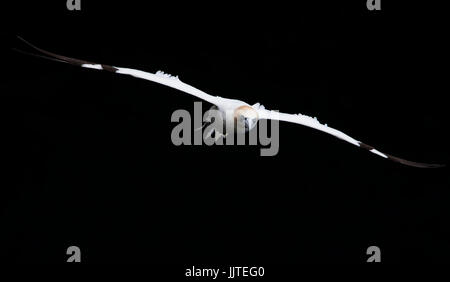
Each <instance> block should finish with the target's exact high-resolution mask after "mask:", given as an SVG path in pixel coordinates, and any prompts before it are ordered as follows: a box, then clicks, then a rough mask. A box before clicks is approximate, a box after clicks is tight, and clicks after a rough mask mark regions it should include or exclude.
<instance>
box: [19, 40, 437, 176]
mask: <svg viewBox="0 0 450 282" xmlns="http://www.w3.org/2000/svg"><path fill="white" fill-rule="evenodd" d="M18 38H19V39H20V40H22V41H23V42H24V43H26V44H27V45H29V46H30V47H31V48H33V49H35V50H37V51H38V52H39V53H40V54H34V53H30V52H25V51H21V50H17V49H16V51H19V52H21V53H25V54H28V55H33V56H37V57H40V58H45V59H49V60H53V61H57V62H62V63H68V64H71V65H75V66H79V67H83V68H88V69H95V70H103V71H108V72H113V73H117V74H125V75H130V76H133V77H136V78H141V79H145V80H149V81H153V82H156V83H160V84H163V85H166V86H168V87H172V88H175V89H177V90H180V91H182V92H185V93H187V94H190V95H193V96H195V97H197V98H200V99H202V100H205V101H207V102H209V103H211V104H213V105H214V107H215V108H216V109H217V110H218V111H219V112H220V114H221V116H222V121H223V123H224V125H225V128H227V129H228V128H233V129H234V130H235V131H236V132H238V133H243V132H247V131H250V130H251V129H252V128H254V127H255V126H256V124H257V122H258V121H259V120H261V119H269V120H270V119H272V120H279V121H285V122H291V123H296V124H300V125H303V126H307V127H310V128H314V129H317V130H320V131H322V132H325V133H328V134H331V135H333V136H335V137H337V138H339V139H341V140H344V141H346V142H348V143H351V144H353V145H355V146H357V147H360V148H363V149H366V150H368V151H370V152H371V153H373V154H376V155H378V156H380V157H382V158H385V159H389V160H391V161H395V162H398V163H401V164H404V165H407V166H412V167H420V168H437V167H442V166H444V165H440V164H428V163H419V162H413V161H408V160H405V159H402V158H398V157H395V156H392V155H389V154H386V153H383V152H380V151H378V150H377V149H375V148H374V147H372V146H369V145H367V144H365V143H363V142H361V141H358V140H356V139H354V138H352V137H350V136H349V135H347V134H345V133H343V132H342V131H339V130H337V129H334V128H331V127H329V126H328V125H327V124H322V123H320V122H319V121H318V120H317V119H316V118H312V117H310V116H307V115H302V114H286V113H280V112H275V111H270V110H267V109H265V108H264V106H262V105H260V104H259V103H256V104H254V105H250V104H248V103H246V102H244V101H241V100H236V99H228V98H222V97H219V96H212V95H210V94H208V93H205V92H203V91H201V90H199V89H197V88H195V87H192V86H191V85H189V84H186V83H184V82H182V81H181V80H180V79H179V78H178V76H172V75H169V74H166V73H164V72H162V71H157V72H156V73H150V72H145V71H141V70H136V69H131V68H122V67H116V66H112V65H105V64H98V63H93V62H89V61H85V60H79V59H74V58H70V57H66V56H62V55H58V54H55V53H52V52H49V51H46V50H43V49H41V48H38V47H36V46H34V45H33V44H31V43H29V42H28V41H26V40H25V39H23V38H21V37H19V36H18Z"/></svg>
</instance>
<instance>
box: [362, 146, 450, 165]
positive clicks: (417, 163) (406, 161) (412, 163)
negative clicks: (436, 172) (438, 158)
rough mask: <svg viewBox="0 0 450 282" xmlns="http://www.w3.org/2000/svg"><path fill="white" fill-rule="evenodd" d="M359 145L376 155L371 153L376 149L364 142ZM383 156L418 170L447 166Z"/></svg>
mask: <svg viewBox="0 0 450 282" xmlns="http://www.w3.org/2000/svg"><path fill="white" fill-rule="evenodd" d="M359 145H360V147H361V148H363V149H366V150H368V151H370V152H371V153H374V152H373V151H371V150H374V149H375V148H374V147H372V146H369V145H367V144H364V143H362V142H359ZM375 150H376V149H375ZM382 154H383V155H385V156H386V158H387V159H388V160H391V161H394V162H397V163H401V164H404V165H407V166H412V167H418V168H442V167H445V166H446V165H445V164H429V163H419V162H412V161H408V160H405V159H402V158H398V157H396V156H392V155H389V154H385V153H382Z"/></svg>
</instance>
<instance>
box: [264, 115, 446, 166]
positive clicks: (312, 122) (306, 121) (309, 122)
mask: <svg viewBox="0 0 450 282" xmlns="http://www.w3.org/2000/svg"><path fill="white" fill-rule="evenodd" d="M257 111H258V115H259V118H260V119H275V120H280V121H287V122H292V123H297V124H301V125H304V126H308V127H311V128H314V129H317V130H320V131H323V132H326V133H328V134H331V135H333V136H335V137H337V138H339V139H342V140H344V141H347V142H349V143H351V144H353V145H355V146H358V147H361V148H364V149H366V150H369V151H370V152H372V153H374V154H376V155H378V156H381V157H383V158H385V159H389V160H392V161H395V162H399V163H402V164H404V165H408V166H414V167H422V168H436V167H443V166H444V165H440V164H427V163H418V162H412V161H408V160H405V159H401V158H398V157H395V156H392V155H389V154H385V153H382V152H380V151H378V150H377V149H375V148H374V147H372V146H369V145H366V144H364V143H362V142H360V141H358V140H356V139H354V138H352V137H350V136H348V135H347V134H345V133H343V132H342V131H339V130H337V129H334V128H331V127H329V126H328V125H326V124H321V123H320V122H319V121H318V120H317V119H316V118H312V117H309V116H306V115H302V114H298V115H295V114H285V113H279V112H274V111H269V110H266V109H264V108H263V107H259V108H257Z"/></svg>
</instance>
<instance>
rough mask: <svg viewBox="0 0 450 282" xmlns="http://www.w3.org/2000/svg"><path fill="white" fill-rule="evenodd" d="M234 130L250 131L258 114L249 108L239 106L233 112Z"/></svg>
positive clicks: (256, 120)
mask: <svg viewBox="0 0 450 282" xmlns="http://www.w3.org/2000/svg"><path fill="white" fill-rule="evenodd" d="M234 120H235V121H236V130H238V131H245V132H247V131H250V130H252V128H253V127H255V125H256V123H257V122H258V112H257V111H256V110H255V109H253V108H252V107H250V106H240V107H238V108H237V109H236V110H235V111H234Z"/></svg>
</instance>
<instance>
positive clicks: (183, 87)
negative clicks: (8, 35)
mask: <svg viewBox="0 0 450 282" xmlns="http://www.w3.org/2000/svg"><path fill="white" fill-rule="evenodd" d="M18 38H19V39H20V40H22V41H23V42H25V43H26V44H27V45H29V46H30V47H32V48H33V49H35V50H37V51H39V52H40V53H41V54H39V55H38V54H31V53H28V52H24V51H20V50H17V51H19V52H22V53H26V54H29V55H33V56H37V57H41V58H45V59H49V60H53V61H58V62H63V63H68V64H71V65H75V66H80V67H83V68H89V69H96V70H105V71H109V72H114V73H119V74H126V75H131V76H134V77H137V78H142V79H145V80H149V81H153V82H156V83H160V84H163V85H166V86H169V87H172V88H175V89H177V90H180V91H183V92H185V93H188V94H190V95H193V96H196V97H198V98H200V99H203V100H205V101H207V102H209V103H211V104H215V105H218V103H219V102H220V97H217V96H212V95H209V94H207V93H205V92H203V91H201V90H199V89H197V88H195V87H192V86H190V85H188V84H186V83H184V82H182V81H181V80H180V79H179V78H178V76H172V75H169V74H166V73H164V72H162V71H157V72H156V73H150V72H145V71H141V70H135V69H130V68H121V67H115V66H111V65H104V64H97V63H92V62H89V61H84V60H79V59H74V58H70V57H66V56H62V55H58V54H54V53H52V52H49V51H46V50H43V49H41V48H38V47H36V46H34V45H33V44H31V43H29V42H28V41H26V40H25V39H23V38H21V37H19V36H18Z"/></svg>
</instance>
